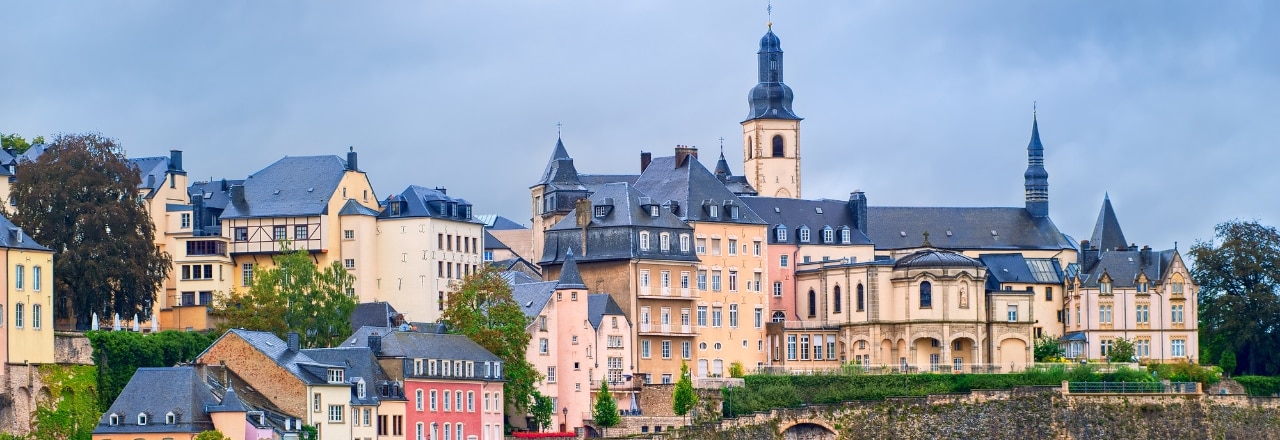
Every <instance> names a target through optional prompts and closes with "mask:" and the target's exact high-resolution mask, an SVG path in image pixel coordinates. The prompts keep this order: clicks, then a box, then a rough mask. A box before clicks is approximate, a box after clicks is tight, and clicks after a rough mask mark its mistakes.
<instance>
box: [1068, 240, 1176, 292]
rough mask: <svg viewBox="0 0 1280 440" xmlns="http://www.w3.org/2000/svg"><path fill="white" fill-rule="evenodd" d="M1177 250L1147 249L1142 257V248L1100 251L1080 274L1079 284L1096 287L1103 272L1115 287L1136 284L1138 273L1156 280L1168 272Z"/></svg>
mask: <svg viewBox="0 0 1280 440" xmlns="http://www.w3.org/2000/svg"><path fill="white" fill-rule="evenodd" d="M1177 252H1178V251H1177V250H1175V249H1166V250H1163V251H1149V252H1148V254H1147V257H1146V258H1143V250H1133V251H1128V250H1126V251H1101V254H1100V255H1099V257H1098V262H1097V263H1096V264H1094V266H1093V267H1091V268H1089V269H1087V272H1085V273H1083V274H1081V279H1080V284H1081V285H1082V286H1084V287H1097V286H1098V279H1100V278H1102V273H1103V272H1106V273H1107V275H1108V276H1110V277H1111V285H1112V286H1113V287H1116V288H1128V287H1135V286H1137V281H1138V274H1139V273H1144V274H1146V275H1147V279H1148V280H1149V281H1151V282H1157V281H1160V280H1162V279H1164V276H1165V275H1167V274H1168V272H1169V266H1171V265H1172V263H1173V258H1174V255H1175V254H1177Z"/></svg>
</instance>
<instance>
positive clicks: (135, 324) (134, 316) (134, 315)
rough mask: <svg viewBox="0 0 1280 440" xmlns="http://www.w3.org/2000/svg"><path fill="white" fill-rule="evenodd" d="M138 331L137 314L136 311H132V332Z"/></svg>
mask: <svg viewBox="0 0 1280 440" xmlns="http://www.w3.org/2000/svg"><path fill="white" fill-rule="evenodd" d="M138 331H139V329H138V314H137V313H134V314H133V332H134V333H137V332H138Z"/></svg>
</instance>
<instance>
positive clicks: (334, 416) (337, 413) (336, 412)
mask: <svg viewBox="0 0 1280 440" xmlns="http://www.w3.org/2000/svg"><path fill="white" fill-rule="evenodd" d="M342 413H343V410H342V405H329V423H342Z"/></svg>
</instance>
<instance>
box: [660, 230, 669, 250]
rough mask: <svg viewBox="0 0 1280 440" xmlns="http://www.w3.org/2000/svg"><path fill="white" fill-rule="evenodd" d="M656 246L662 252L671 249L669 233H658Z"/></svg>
mask: <svg viewBox="0 0 1280 440" xmlns="http://www.w3.org/2000/svg"><path fill="white" fill-rule="evenodd" d="M658 246H659V248H660V249H662V251H663V252H667V251H670V250H671V234H668V233H666V232H663V233H662V234H659V235H658Z"/></svg>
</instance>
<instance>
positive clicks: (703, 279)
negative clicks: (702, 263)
mask: <svg viewBox="0 0 1280 440" xmlns="http://www.w3.org/2000/svg"><path fill="white" fill-rule="evenodd" d="M698 290H707V271H705V270H700V271H698Z"/></svg>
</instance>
